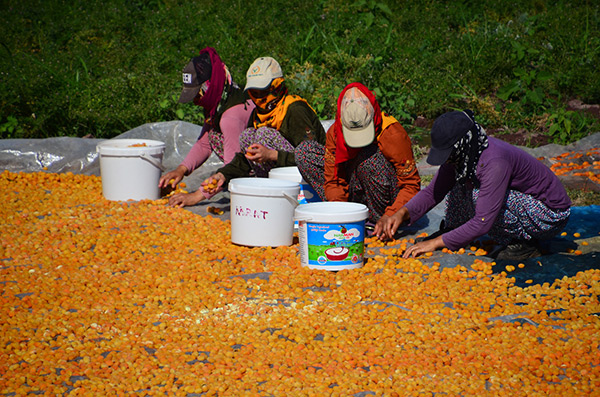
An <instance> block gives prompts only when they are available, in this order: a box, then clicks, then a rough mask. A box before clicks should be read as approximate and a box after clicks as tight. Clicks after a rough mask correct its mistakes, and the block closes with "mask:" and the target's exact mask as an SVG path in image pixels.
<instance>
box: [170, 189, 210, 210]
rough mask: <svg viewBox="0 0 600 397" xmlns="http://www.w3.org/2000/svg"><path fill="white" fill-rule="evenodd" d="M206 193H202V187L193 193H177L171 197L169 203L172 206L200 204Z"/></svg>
mask: <svg viewBox="0 0 600 397" xmlns="http://www.w3.org/2000/svg"><path fill="white" fill-rule="evenodd" d="M205 198H206V197H204V194H202V189H198V190H196V191H195V192H193V193H177V194H174V195H172V196H171V197H169V205H170V206H171V207H179V208H181V207H186V206H188V205H195V204H198V203H199V202H200V201H202V200H204V199H205Z"/></svg>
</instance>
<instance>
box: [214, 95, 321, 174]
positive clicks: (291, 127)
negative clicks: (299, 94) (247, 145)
mask: <svg viewBox="0 0 600 397" xmlns="http://www.w3.org/2000/svg"><path fill="white" fill-rule="evenodd" d="M256 117H257V116H256V109H254V113H252V116H251V117H250V120H251V121H250V125H251V126H252V125H253V124H252V121H253V120H255V119H256ZM279 133H280V134H281V136H283V137H284V138H285V139H286V140H287V141H288V142H289V143H290V144H291V145H292V146H293V147H296V146H298V145H299V144H300V142H302V141H304V140H306V139H314V140H316V141H317V142H319V143H320V144H321V145H325V129H324V128H323V125H322V124H321V121H320V120H319V117H318V116H317V114H316V113H315V112H314V111H313V110H312V109H311V107H310V106H308V104H307V103H306V102H304V101H297V102H294V103H292V104H291V105H290V107H289V108H288V111H287V114H286V115H285V117H284V118H283V122H282V123H281V127H280V129H279ZM256 143H260V142H256ZM295 165H296V160H295V158H294V153H290V152H284V151H281V150H280V151H279V152H278V154H277V164H276V167H291V166H295ZM251 170H252V168H251V166H250V163H249V162H248V159H247V158H246V156H245V155H244V153H242V152H238V153H236V154H235V157H234V158H233V160H231V162H230V163H228V164H226V165H225V166H223V167H221V168H220V169H219V170H217V172H220V173H222V174H223V175H224V176H225V178H226V179H227V183H229V181H230V180H231V179H234V178H243V177H247V176H250V171H251Z"/></svg>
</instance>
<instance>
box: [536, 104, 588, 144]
mask: <svg viewBox="0 0 600 397" xmlns="http://www.w3.org/2000/svg"><path fill="white" fill-rule="evenodd" d="M546 126H548V127H549V130H548V135H550V136H551V137H552V140H553V142H554V143H559V144H566V143H569V142H570V141H572V140H578V139H581V138H583V137H585V136H586V135H587V130H588V128H587V127H588V123H587V121H586V119H585V117H583V116H582V115H581V114H579V113H577V112H575V111H572V110H564V109H558V110H557V111H556V112H555V113H552V114H551V115H550V116H549V117H548V120H547V121H546Z"/></svg>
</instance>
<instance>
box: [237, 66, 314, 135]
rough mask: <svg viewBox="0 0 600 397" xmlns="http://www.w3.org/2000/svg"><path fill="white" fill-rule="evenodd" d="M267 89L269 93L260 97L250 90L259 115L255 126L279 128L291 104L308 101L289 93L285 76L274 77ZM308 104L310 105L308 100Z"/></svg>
mask: <svg viewBox="0 0 600 397" xmlns="http://www.w3.org/2000/svg"><path fill="white" fill-rule="evenodd" d="M265 90H268V93H266V95H265V96H263V97H260V98H258V97H255V96H253V95H252V90H249V91H248V94H249V95H250V98H251V99H252V101H253V102H254V104H255V105H256V115H257V117H258V119H255V120H254V128H259V127H271V128H274V129H276V130H279V129H280V128H281V124H282V123H283V119H284V118H285V116H286V114H287V111H288V108H289V106H290V105H291V104H292V103H294V102H297V101H304V102H306V100H304V99H303V98H301V97H299V96H298V95H288V91H287V88H286V86H285V84H284V81H283V77H279V78H276V79H274V80H273V81H272V82H271V85H270V86H269V87H268V88H266V89H265ZM306 104H307V105H308V102H306ZM309 106H310V105H309ZM311 109H312V108H311Z"/></svg>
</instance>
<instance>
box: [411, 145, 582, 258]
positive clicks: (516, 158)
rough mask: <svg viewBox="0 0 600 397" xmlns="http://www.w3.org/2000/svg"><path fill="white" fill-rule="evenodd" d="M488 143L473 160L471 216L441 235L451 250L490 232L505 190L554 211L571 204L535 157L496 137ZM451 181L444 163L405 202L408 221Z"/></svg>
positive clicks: (426, 208) (438, 198)
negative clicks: (476, 186)
mask: <svg viewBox="0 0 600 397" xmlns="http://www.w3.org/2000/svg"><path fill="white" fill-rule="evenodd" d="M488 142H489V146H488V147H487V148H486V149H485V150H484V151H483V152H482V153H481V157H480V158H479V162H478V163H477V170H476V175H477V179H478V180H479V182H480V186H479V197H478V199H477V204H476V205H475V216H474V217H473V218H471V219H470V220H469V221H467V222H466V223H465V224H463V225H461V226H460V227H458V228H456V229H454V230H451V231H449V232H447V233H444V234H443V235H442V240H443V241H444V244H445V245H446V247H448V248H449V249H451V250H457V249H458V248H460V247H464V246H465V245H466V244H468V243H469V242H471V241H473V240H475V239H476V238H478V237H480V236H483V235H484V234H486V233H487V232H489V231H490V229H491V228H492V225H493V223H494V221H495V220H496V218H497V217H498V214H499V213H500V209H501V208H502V205H503V204H504V199H505V196H506V192H507V191H508V190H517V191H519V192H522V193H525V194H529V195H531V196H532V197H534V198H535V199H537V200H540V201H541V202H542V203H544V204H545V205H546V206H547V207H548V208H551V209H554V210H561V209H568V208H569V207H570V206H571V200H570V199H569V196H568V195H567V192H566V191H565V188H564V186H563V185H562V183H561V182H560V180H559V179H558V177H557V176H556V175H555V174H554V173H553V172H552V171H551V170H550V169H549V168H548V167H546V166H545V165H544V164H542V163H541V162H540V161H539V160H538V159H536V158H534V157H533V156H531V155H530V154H528V153H527V152H525V151H524V150H522V149H520V148H518V147H516V146H513V145H511V144H509V143H506V142H504V141H501V140H499V139H496V138H493V137H488ZM455 183H456V178H455V170H454V165H452V164H450V163H444V164H443V165H441V166H440V168H439V169H438V171H437V173H436V174H435V176H434V177H433V179H432V180H431V183H430V184H429V185H428V186H427V187H426V188H425V189H423V190H421V191H420V192H419V193H417V195H416V196H414V197H413V198H412V199H411V200H410V201H409V202H408V203H406V209H407V210H408V213H409V215H410V223H411V224H412V223H414V222H416V221H417V220H419V219H420V218H421V217H422V216H423V215H425V214H426V213H427V212H428V211H429V210H431V209H432V208H433V207H435V206H436V205H437V204H438V203H440V202H441V201H442V200H443V199H444V197H446V195H447V194H448V192H450V190H451V189H452V187H453V186H454V184H455ZM449 210H450V211H451V210H452V209H449Z"/></svg>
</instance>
